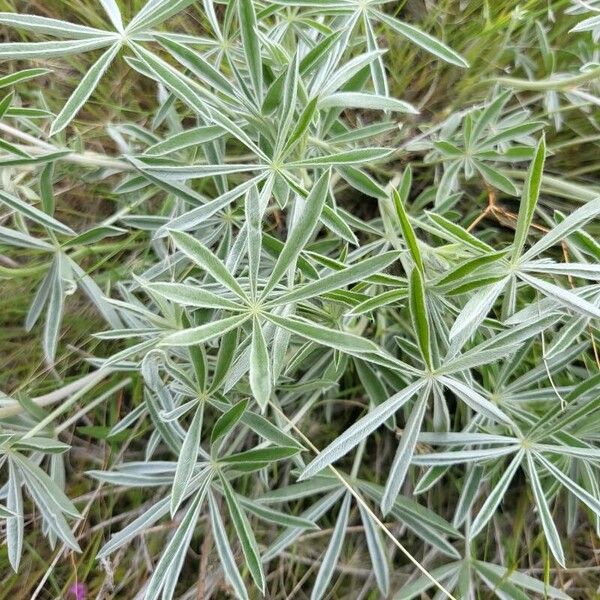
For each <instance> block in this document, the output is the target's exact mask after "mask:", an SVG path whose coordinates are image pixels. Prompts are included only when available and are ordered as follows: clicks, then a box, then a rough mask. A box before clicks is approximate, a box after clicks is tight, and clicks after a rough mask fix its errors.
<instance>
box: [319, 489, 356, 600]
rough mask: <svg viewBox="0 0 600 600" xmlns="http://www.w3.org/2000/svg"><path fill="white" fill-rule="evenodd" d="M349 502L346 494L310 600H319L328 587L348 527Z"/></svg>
mask: <svg viewBox="0 0 600 600" xmlns="http://www.w3.org/2000/svg"><path fill="white" fill-rule="evenodd" d="M351 500H352V496H351V495H350V494H349V493H347V494H346V495H345V496H344V500H343V501H342V506H341V507H340V512H339V514H338V517H337V521H336V523H335V527H334V528H333V533H332V534H331V539H330V541H329V545H328V546H327V550H326V551H325V555H324V556H323V560H322V562H321V568H320V569H319V572H318V573H317V578H316V580H315V584H314V586H313V589H312V592H311V595H310V598H311V600H320V599H321V598H322V597H323V595H324V594H325V591H326V590H327V587H328V586H329V582H330V581H331V578H332V576H333V571H334V569H335V567H336V565H337V562H338V560H339V558H340V554H341V552H342V545H343V543H344V537H345V534H346V528H347V526H348V515H349V513H350V502H351Z"/></svg>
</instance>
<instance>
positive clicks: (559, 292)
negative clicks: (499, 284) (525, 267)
mask: <svg viewBox="0 0 600 600" xmlns="http://www.w3.org/2000/svg"><path fill="white" fill-rule="evenodd" d="M519 278H520V279H522V280H523V281H524V282H525V283H528V284H529V285H530V286H531V287H532V288H534V289H536V290H538V291H539V292H540V293H542V294H544V295H545V296H547V297H548V298H552V299H553V300H556V301H557V302H559V303H560V304H562V305H563V306H565V307H566V308H568V309H569V310H572V311H574V312H576V313H578V314H580V315H584V316H586V317H591V318H596V319H600V308H598V307H597V306H595V305H594V304H592V303H591V302H589V301H587V300H585V299H584V298H582V297H581V296H579V295H578V294H576V293H575V292H571V291H569V290H567V289H565V288H561V287H559V286H557V285H554V284H553V283H549V282H547V281H544V280H543V279H538V278H537V277H532V276H531V275H525V273H519Z"/></svg>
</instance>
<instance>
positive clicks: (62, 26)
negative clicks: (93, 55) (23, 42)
mask: <svg viewBox="0 0 600 600" xmlns="http://www.w3.org/2000/svg"><path fill="white" fill-rule="evenodd" d="M0 23H2V24H3V25H8V26H9V27H15V28H17V29H25V30H26V31H34V32H36V33H44V34H46V35H51V36H54V37H61V38H62V37H67V38H72V39H74V40H75V39H82V40H85V39H90V38H98V37H103V36H108V35H110V32H108V31H103V30H102V29H95V28H94V27H86V26H84V25H77V24H75V23H70V22H69V21H61V20H59V19H51V18H48V17H41V16H38V15H31V14H27V15H20V14H17V13H7V12H3V13H0ZM115 37H116V36H115Z"/></svg>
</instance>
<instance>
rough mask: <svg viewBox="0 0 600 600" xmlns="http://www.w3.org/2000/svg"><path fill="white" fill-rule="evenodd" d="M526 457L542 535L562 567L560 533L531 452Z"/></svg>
mask: <svg viewBox="0 0 600 600" xmlns="http://www.w3.org/2000/svg"><path fill="white" fill-rule="evenodd" d="M526 459H527V474H528V475H529V480H530V483H531V490H532V492H533V497H534V499H535V504H536V507H537V512H538V517H539V520H540V521H541V523H542V528H543V530H544V535H545V536H546V541H547V542H548V547H549V548H550V552H552V555H553V556H554V558H555V559H556V562H558V564H559V565H560V566H561V567H564V566H565V555H564V552H563V548H562V544H561V540H560V535H559V533H558V531H557V529H556V525H555V524H554V521H553V519H552V513H551V512H550V508H549V506H548V501H547V500H546V496H545V494H544V490H543V488H542V484H541V482H540V478H539V475H538V473H537V470H536V466H535V463H534V462H533V457H532V455H531V453H529V452H528V453H526Z"/></svg>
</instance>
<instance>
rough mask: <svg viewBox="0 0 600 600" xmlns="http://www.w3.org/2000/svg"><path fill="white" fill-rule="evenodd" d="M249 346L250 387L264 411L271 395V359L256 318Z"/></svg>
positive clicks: (253, 321)
mask: <svg viewBox="0 0 600 600" xmlns="http://www.w3.org/2000/svg"><path fill="white" fill-rule="evenodd" d="M250 348H251V349H250V388H251V389H252V395H253V396H254V398H255V400H256V402H257V403H258V405H259V406H260V408H261V410H263V411H264V410H265V409H266V407H267V405H268V403H269V399H270V396H271V360H270V357H269V351H268V349H267V344H266V342H265V337H264V333H263V329H262V327H261V325H260V322H259V320H258V319H253V320H252V344H251V347H250Z"/></svg>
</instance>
